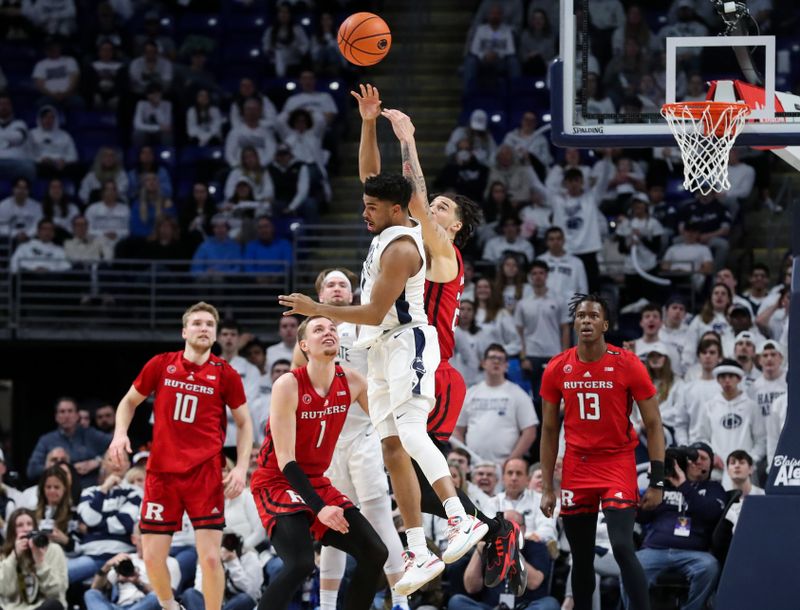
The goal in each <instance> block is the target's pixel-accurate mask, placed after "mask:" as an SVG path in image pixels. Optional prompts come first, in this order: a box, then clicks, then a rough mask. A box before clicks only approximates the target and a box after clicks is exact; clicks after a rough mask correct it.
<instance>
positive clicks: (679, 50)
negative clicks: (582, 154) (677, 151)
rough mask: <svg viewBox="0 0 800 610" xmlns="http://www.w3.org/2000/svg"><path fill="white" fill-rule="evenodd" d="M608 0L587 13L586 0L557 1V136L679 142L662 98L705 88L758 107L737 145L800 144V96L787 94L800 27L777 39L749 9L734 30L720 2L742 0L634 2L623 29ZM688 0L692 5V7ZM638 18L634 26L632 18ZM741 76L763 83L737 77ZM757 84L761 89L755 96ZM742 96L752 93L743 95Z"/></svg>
mask: <svg viewBox="0 0 800 610" xmlns="http://www.w3.org/2000/svg"><path fill="white" fill-rule="evenodd" d="M611 4H613V3H610V2H601V3H597V4H596V5H595V6H599V5H602V6H603V9H602V10H603V11H605V12H603V13H602V14H598V15H590V12H589V11H590V8H589V6H590V0H561V3H560V10H561V13H560V16H559V27H560V57H559V58H558V59H557V60H556V61H555V62H554V63H553V65H552V67H551V71H550V88H551V96H552V105H551V113H552V139H553V142H554V143H555V144H556V145H558V146H571V147H578V148H599V147H607V146H622V147H651V146H653V147H655V146H674V145H675V140H674V138H673V136H672V133H671V132H670V130H669V127H668V125H667V123H666V121H665V120H664V119H663V117H662V116H661V113H660V109H661V106H662V104H664V103H668V102H673V101H684V100H686V101H689V100H691V101H699V100H704V99H706V98H707V96H709V93H708V92H709V88H712V94H711V95H710V98H711V99H716V100H717V101H737V100H739V101H747V102H748V103H749V105H750V106H751V108H752V112H751V113H750V116H749V117H748V119H747V122H746V124H745V127H744V129H743V130H742V131H741V133H740V134H739V136H738V138H737V142H736V143H737V145H743V146H764V147H769V146H793V145H798V144H800V97H798V96H796V95H793V94H791V93H790V92H791V90H792V89H794V87H793V85H794V83H795V75H794V73H795V72H800V43H799V42H798V40H800V36H798V40H789V39H787V40H781V39H780V38H776V37H775V36H772V35H760V34H759V33H758V31H757V30H758V28H757V26H756V25H755V24H756V23H757V22H756V18H757V16H756V15H752V19H750V16H749V15H748V17H747V19H748V23H749V24H750V27H749V28H743V27H742V28H740V29H737V30H735V31H731V28H728V25H729V23H728V22H726V20H725V19H723V18H722V17H721V16H720V14H719V13H718V12H717V11H718V8H719V10H720V11H723V12H724V11H725V10H726V9H727V8H730V10H733V9H734V8H737V9H739V10H741V9H742V7H744V6H746V3H744V2H737V3H734V2H726V3H721V2H719V3H718V2H713V1H712V0H706V2H705V3H704V2H702V1H701V0H695V1H694V2H686V0H676V1H675V2H673V7H672V8H671V9H670V10H669V11H666V10H662V11H659V10H657V9H653V8H652V7H651V6H649V3H647V2H643V3H641V4H639V5H638V6H637V7H636V8H634V9H631V8H629V9H628V14H625V16H624V18H623V26H622V27H621V28H613V27H609V24H613V23H616V22H618V21H619V19H620V14H619V9H618V11H617V14H616V17H613V16H610V13H609V12H608V11H609V5H611ZM688 4H693V5H694V7H695V8H692V9H688V8H687V6H686V5H688ZM723 4H724V5H725V6H724V7H723ZM715 5H719V7H717V6H715ZM621 7H622V4H621V3H620V8H621ZM593 8H594V7H593ZM703 8H705V9H707V10H700V9H703ZM595 10H599V9H597V8H595ZM623 10H624V9H623ZM631 10H634V11H638V13H639V15H638V16H637V15H631V14H630V11H631ZM688 10H691V12H692V16H691V18H689V19H687V15H688V14H689V13H688V12H687V11H688ZM723 16H724V17H726V19H727V18H728V15H727V14H724V15H723ZM637 17H639V18H640V19H639V23H640V25H639V26H638V27H635V25H627V26H626V22H627V23H630V24H635V23H636V22H637ZM780 19H781V16H780V15H779V14H775V13H773V14H772V16H771V21H772V22H773V23H775V22H777V21H778V20H780ZM598 25H600V26H606V27H605V29H601V28H599V27H597V26H598ZM745 29H746V30H747V31H744V30H745ZM726 30H727V35H724V33H725V32H726ZM743 34H746V35H743ZM587 43H588V44H587ZM743 58H744V59H743ZM736 81H739V82H740V83H747V81H750V83H754V82H755V83H756V84H757V85H758V87H757V88H754V87H737V86H734V85H732V84H731V83H735V82H736ZM716 82H719V83H721V86H719V87H717V86H716V85H715V84H714V83H716ZM741 89H747V91H748V92H749V94H743V93H742V91H741ZM754 91H755V92H756V97H759V96H760V99H756V100H755V101H754V100H753V92H754ZM743 95H747V96H748V97H749V98H750V99H748V100H742V97H743Z"/></svg>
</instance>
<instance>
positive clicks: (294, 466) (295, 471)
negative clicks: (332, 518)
mask: <svg viewBox="0 0 800 610" xmlns="http://www.w3.org/2000/svg"><path fill="white" fill-rule="evenodd" d="M283 476H285V477H286V480H287V481H289V484H290V485H291V486H292V487H294V488H295V491H297V493H299V494H300V497H301V498H303V501H304V502H305V503H306V504H308V507H309V508H310V509H311V510H313V511H314V514H316V513H319V511H321V510H322V509H323V508H325V502H323V500H322V498H320V497H319V494H318V493H317V492H316V491H315V490H314V487H313V486H312V485H311V481H309V480H308V476H306V473H305V472H303V469H302V468H300V465H299V464H298V463H297V462H295V461H294V460H292V461H291V462H289V463H288V464H286V466H284V467H283Z"/></svg>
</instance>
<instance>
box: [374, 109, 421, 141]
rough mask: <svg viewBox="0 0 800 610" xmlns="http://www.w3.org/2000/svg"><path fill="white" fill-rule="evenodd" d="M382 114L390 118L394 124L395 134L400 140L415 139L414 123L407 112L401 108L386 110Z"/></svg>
mask: <svg viewBox="0 0 800 610" xmlns="http://www.w3.org/2000/svg"><path fill="white" fill-rule="evenodd" d="M381 116H383V117H385V118H387V119H389V122H390V123H391V124H392V129H393V130H394V135H395V136H397V139H398V140H400V141H401V142H408V141H410V140H413V139H414V131H415V129H414V124H413V123H412V122H411V118H410V117H409V116H408V115H407V114H404V113H402V112H400V111H399V110H384V111H383V112H381Z"/></svg>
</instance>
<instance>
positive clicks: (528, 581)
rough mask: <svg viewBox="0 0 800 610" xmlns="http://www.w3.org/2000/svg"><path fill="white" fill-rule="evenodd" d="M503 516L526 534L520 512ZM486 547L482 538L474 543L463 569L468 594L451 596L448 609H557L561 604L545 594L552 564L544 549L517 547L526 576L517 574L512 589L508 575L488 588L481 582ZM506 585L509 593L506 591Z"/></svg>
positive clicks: (507, 513)
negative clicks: (473, 548)
mask: <svg viewBox="0 0 800 610" xmlns="http://www.w3.org/2000/svg"><path fill="white" fill-rule="evenodd" d="M504 517H505V518H506V519H508V520H510V521H512V520H513V521H514V522H515V523H517V524H518V525H519V527H520V530H521V531H522V532H524V533H526V534H527V533H528V532H527V530H526V528H525V523H524V519H523V517H522V515H520V514H519V512H517V511H515V510H507V511H505V512H504ZM485 547H486V543H485V542H483V541H481V542H479V543H478V544H477V545H476V547H475V550H474V551H473V552H472V555H471V556H470V560H469V563H468V564H467V567H466V570H465V571H464V589H465V591H466V592H467V594H468V595H463V594H460V593H459V594H456V595H453V596H452V597H451V598H450V601H449V602H448V603H447V610H492V608H502V607H504V606H505V607H507V608H511V607H513V608H524V609H525V610H560V608H561V605H560V604H559V603H558V601H557V600H556V599H555V598H554V597H550V596H549V595H548V588H549V587H548V585H549V575H550V570H551V566H552V563H551V560H550V556H549V555H548V554H547V549H546V548H544V547H541V546H538V545H535V544H526V545H524V546H523V547H522V548H521V549H520V551H519V553H520V555H521V559H522V561H524V562H525V579H524V580H520V577H517V581H518V582H520V588H519V589H518V590H516V591H514V587H513V585H512V584H511V583H512V582H515V581H514V580H513V576H511V575H509V576H507V577H506V581H505V582H501V583H499V584H497V585H495V586H494V587H487V586H486V584H485V583H484V578H483V572H484V567H485V566H484V562H485V561H486V560H485V555H484V553H485ZM512 570H516V568H512ZM509 588H510V589H511V591H512V592H511V593H507V591H508V590H509ZM504 591H506V593H504ZM509 604H511V605H509Z"/></svg>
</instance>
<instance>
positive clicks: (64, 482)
mask: <svg viewBox="0 0 800 610" xmlns="http://www.w3.org/2000/svg"><path fill="white" fill-rule="evenodd" d="M67 472H68V471H67V470H65V469H64V468H62V467H61V466H60V465H57V466H50V467H49V468H46V469H45V471H44V472H43V473H42V476H41V478H40V479H39V486H38V490H39V499H38V502H37V503H36V520H37V521H38V522H39V531H41V532H42V533H44V534H47V537H48V538H49V540H50V542H52V543H53V544H58V545H59V546H60V547H61V548H62V550H63V551H64V553H73V552H75V550H76V545H77V544H78V542H79V536H78V516H77V513H76V511H75V507H74V506H73V504H72V492H71V480H70V477H69V475H68V474H67Z"/></svg>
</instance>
